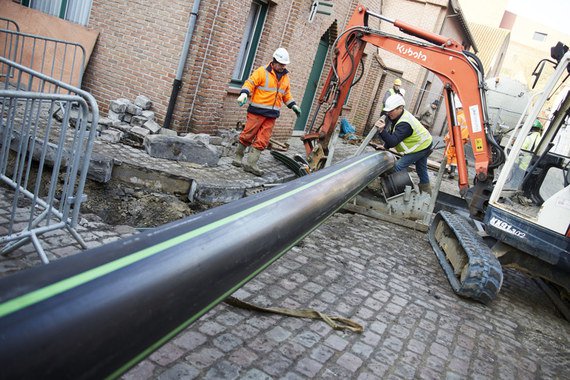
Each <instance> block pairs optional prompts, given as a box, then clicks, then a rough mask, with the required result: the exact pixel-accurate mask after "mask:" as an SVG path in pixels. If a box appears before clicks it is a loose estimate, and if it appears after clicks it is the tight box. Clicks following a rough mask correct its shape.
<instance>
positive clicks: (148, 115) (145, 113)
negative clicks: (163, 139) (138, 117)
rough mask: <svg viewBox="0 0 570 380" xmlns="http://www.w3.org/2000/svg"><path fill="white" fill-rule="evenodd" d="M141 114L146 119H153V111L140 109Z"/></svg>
mask: <svg viewBox="0 0 570 380" xmlns="http://www.w3.org/2000/svg"><path fill="white" fill-rule="evenodd" d="M142 116H143V117H145V118H146V119H147V120H154V112H153V111H148V110H146V111H142Z"/></svg>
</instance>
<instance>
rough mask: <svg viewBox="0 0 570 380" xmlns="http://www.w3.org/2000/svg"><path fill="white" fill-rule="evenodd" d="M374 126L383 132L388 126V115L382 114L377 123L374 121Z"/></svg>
mask: <svg viewBox="0 0 570 380" xmlns="http://www.w3.org/2000/svg"><path fill="white" fill-rule="evenodd" d="M374 126H375V127H376V128H378V132H382V131H383V130H384V127H385V126H386V116H385V115H382V116H380V119H378V120H377V121H376V123H374Z"/></svg>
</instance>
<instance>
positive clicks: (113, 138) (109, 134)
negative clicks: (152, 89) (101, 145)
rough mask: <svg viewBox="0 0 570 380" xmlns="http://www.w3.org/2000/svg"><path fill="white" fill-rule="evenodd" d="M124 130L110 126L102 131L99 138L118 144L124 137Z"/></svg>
mask: <svg viewBox="0 0 570 380" xmlns="http://www.w3.org/2000/svg"><path fill="white" fill-rule="evenodd" d="M123 135H124V132H122V131H119V130H118V129H114V128H109V129H107V130H105V131H101V135H100V136H99V138H100V139H101V140H102V141H107V142H110V143H112V144H116V143H118V142H119V141H121V139H122V138H123Z"/></svg>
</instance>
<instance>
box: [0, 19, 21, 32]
mask: <svg viewBox="0 0 570 380" xmlns="http://www.w3.org/2000/svg"><path fill="white" fill-rule="evenodd" d="M0 29H8V30H15V31H16V32H19V31H20V26H19V25H18V23H17V22H16V21H14V20H10V19H9V18H4V17H0Z"/></svg>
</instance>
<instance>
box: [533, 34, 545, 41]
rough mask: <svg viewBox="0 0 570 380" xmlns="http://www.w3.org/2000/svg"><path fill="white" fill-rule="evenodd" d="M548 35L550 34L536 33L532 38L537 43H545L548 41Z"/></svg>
mask: <svg viewBox="0 0 570 380" xmlns="http://www.w3.org/2000/svg"><path fill="white" fill-rule="evenodd" d="M547 35H548V34H546V33H541V32H534V35H533V36H532V39H533V40H535V41H540V42H543V41H546V36H547Z"/></svg>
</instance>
